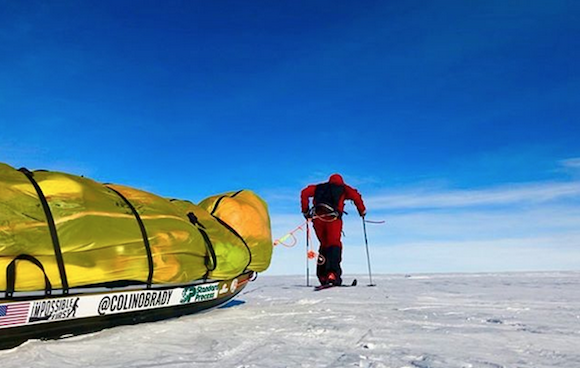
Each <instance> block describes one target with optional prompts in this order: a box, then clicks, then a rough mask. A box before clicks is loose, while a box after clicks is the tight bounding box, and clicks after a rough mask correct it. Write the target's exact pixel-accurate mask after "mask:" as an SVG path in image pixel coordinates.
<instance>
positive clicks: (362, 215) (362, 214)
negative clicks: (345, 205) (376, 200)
mask: <svg viewBox="0 0 580 368" xmlns="http://www.w3.org/2000/svg"><path fill="white" fill-rule="evenodd" d="M359 215H360V217H362V218H364V217H365V216H366V215H367V211H363V212H362V213H359Z"/></svg>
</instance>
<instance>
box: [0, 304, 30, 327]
mask: <svg viewBox="0 0 580 368" xmlns="http://www.w3.org/2000/svg"><path fill="white" fill-rule="evenodd" d="M29 310H30V302H25V303H10V304H2V305H0V328H3V327H10V326H13V325H22V324H25V323H27V322H28V312H29Z"/></svg>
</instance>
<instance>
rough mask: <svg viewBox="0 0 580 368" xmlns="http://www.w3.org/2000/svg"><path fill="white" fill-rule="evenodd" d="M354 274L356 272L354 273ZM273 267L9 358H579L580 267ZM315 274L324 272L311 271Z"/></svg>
mask: <svg viewBox="0 0 580 368" xmlns="http://www.w3.org/2000/svg"><path fill="white" fill-rule="evenodd" d="M345 279H346V280H350V279H352V277H345ZM358 280H359V285H358V286H356V287H349V288H333V289H328V290H323V291H319V292H314V291H313V290H312V288H311V287H310V288H309V287H306V286H305V278H304V277H298V276H281V277H274V276H269V277H268V276H263V277H260V278H258V280H257V281H255V282H253V283H251V284H250V285H248V286H247V287H246V289H245V290H244V291H243V292H242V293H241V294H240V295H239V296H238V297H237V298H236V299H235V300H233V301H231V302H230V303H228V304H227V305H226V306H225V308H220V309H214V310H211V311H208V312H205V313H201V314H196V315H192V316H186V317H182V318H178V319H173V320H168V321H162V322H156V323H148V324H141V325H135V326H123V327H116V328H113V329H109V330H105V331H101V332H98V333H94V334H90V335H84V336H77V337H72V338H67V339H61V340H56V341H30V342H28V343H26V344H24V345H22V346H20V347H18V348H15V349H12V350H8V351H3V352H0V361H1V365H2V368H8V367H19V368H20V367H210V368H211V367H216V368H217V367H220V368H227V367H235V368H242V367H243V368H250V367H265V368H270V367H375V368H379V367H396V368H403V367H405V368H455V367H457V368H500V367H506V368H507V367H510V368H511V367H515V368H524V367H530V368H532V367H533V368H541V367H566V368H578V367H580V272H553V273H514V274H505V273H504V274H457V275H391V276H375V277H374V280H373V281H375V283H376V284H377V286H376V287H367V286H366V285H365V284H366V283H368V278H367V277H365V276H359V277H358ZM311 283H314V280H312V281H311Z"/></svg>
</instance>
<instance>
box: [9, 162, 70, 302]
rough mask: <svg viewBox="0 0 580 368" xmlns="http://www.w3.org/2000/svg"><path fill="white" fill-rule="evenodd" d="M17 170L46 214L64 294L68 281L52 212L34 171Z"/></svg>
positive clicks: (66, 292)
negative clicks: (33, 191)
mask: <svg viewBox="0 0 580 368" xmlns="http://www.w3.org/2000/svg"><path fill="white" fill-rule="evenodd" d="M18 171H20V172H21V173H23V174H24V175H26V177H27V178H28V180H30V183H31V184H32V186H33V187H34V189H35V190H36V194H37V195H38V199H39V200H40V203H41V204H42V209H43V210H44V214H45V216H46V222H47V223H48V230H49V232H50V237H51V238H52V245H53V247H54V255H55V257H56V263H57V265H58V272H59V274H60V280H61V283H62V290H63V293H64V294H68V281H67V278H66V270H65V267H64V260H63V257H62V251H61V248H60V243H59V241H58V233H57V231H56V225H55V224H54V217H53V216H52V212H51V211H50V206H49V205H48V202H47V200H46V197H45V196H44V193H43V192H42V189H40V186H39V185H38V183H37V182H36V180H34V173H32V172H30V171H29V170H28V169H26V168H24V167H23V168H20V169H19V170H18ZM41 266H42V265H41ZM43 270H44V269H43Z"/></svg>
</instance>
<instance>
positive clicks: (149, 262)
mask: <svg viewBox="0 0 580 368" xmlns="http://www.w3.org/2000/svg"><path fill="white" fill-rule="evenodd" d="M106 187H107V188H109V189H111V190H112V191H113V192H115V193H116V194H117V195H118V196H119V197H121V199H122V200H123V201H124V202H125V204H126V205H127V206H129V208H130V209H131V212H133V216H135V220H137V223H138V224H139V229H140V230H141V236H142V237H143V245H144V246H145V251H146V252H147V265H148V267H149V274H148V275H147V288H148V289H149V288H151V284H152V283H153V254H152V253H151V245H150V244H149V236H148V235H147V229H145V224H144V223H143V220H141V216H139V212H137V209H135V207H134V206H133V205H132V204H131V202H129V200H128V199H127V198H126V197H125V196H124V195H123V194H121V193H120V192H119V191H118V190H116V189H113V188H111V187H110V186H108V185H107V186H106Z"/></svg>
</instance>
